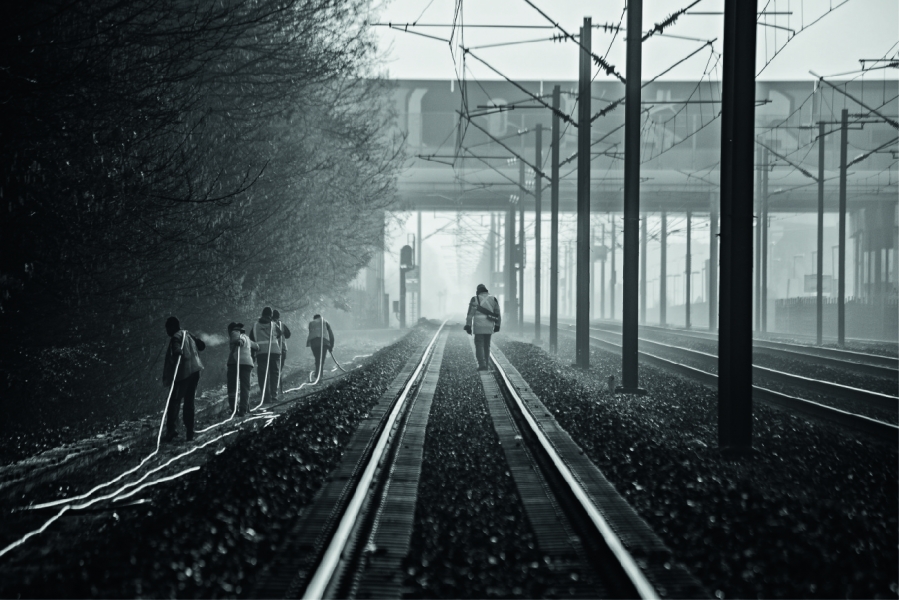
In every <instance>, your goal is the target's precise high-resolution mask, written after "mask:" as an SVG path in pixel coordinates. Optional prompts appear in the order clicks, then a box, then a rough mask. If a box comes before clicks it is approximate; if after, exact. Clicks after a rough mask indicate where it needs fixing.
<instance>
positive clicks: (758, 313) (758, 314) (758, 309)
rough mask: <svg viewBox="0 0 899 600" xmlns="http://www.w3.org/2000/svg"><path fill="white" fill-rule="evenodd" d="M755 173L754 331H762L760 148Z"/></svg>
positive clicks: (757, 152) (757, 150)
mask: <svg viewBox="0 0 899 600" xmlns="http://www.w3.org/2000/svg"><path fill="white" fill-rule="evenodd" d="M756 160H757V163H758V164H757V166H756V171H755V196H756V197H755V210H756V212H755V330H756V331H758V332H760V331H762V170H763V167H762V148H761V147H759V148H758V149H756Z"/></svg>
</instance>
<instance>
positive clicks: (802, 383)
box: [593, 329, 899, 411]
mask: <svg viewBox="0 0 899 600" xmlns="http://www.w3.org/2000/svg"><path fill="white" fill-rule="evenodd" d="M593 331H595V332H597V333H599V334H600V335H608V334H609V332H607V331H604V330H595V329H594V330H593ZM639 340H640V346H641V347H644V348H647V349H648V350H650V351H662V352H668V353H670V354H674V355H679V356H682V357H685V358H688V359H691V360H692V361H694V362H697V363H699V364H703V365H705V366H706V368H707V369H716V368H717V362H718V357H717V356H716V355H714V354H709V353H707V352H700V351H698V350H692V349H690V348H684V347H681V346H674V345H672V344H664V343H661V342H657V341H653V340H650V339H647V338H644V337H641V338H639ZM752 373H753V376H754V377H755V378H756V379H759V380H768V381H776V382H778V383H783V384H785V385H790V386H796V387H800V388H804V389H808V390H811V391H814V392H817V393H821V394H827V395H829V396H833V397H836V398H844V399H846V400H853V401H857V402H863V403H867V404H870V405H872V406H876V407H879V408H883V409H885V410H896V411H899V397H896V396H889V395H887V394H881V393H878V392H872V391H870V390H865V389H861V388H855V387H850V386H847V385H841V384H838V383H833V382H830V381H823V380H819V379H812V378H810V377H803V376H801V375H794V374H792V373H787V372H784V371H779V370H776V369H769V368H767V367H761V366H758V365H753V366H752Z"/></svg>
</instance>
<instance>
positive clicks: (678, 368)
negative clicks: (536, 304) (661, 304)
mask: <svg viewBox="0 0 899 600" xmlns="http://www.w3.org/2000/svg"><path fill="white" fill-rule="evenodd" d="M566 333H568V334H569V335H573V332H569V331H566ZM590 342H591V344H592V345H595V346H597V347H599V348H602V349H604V350H608V351H611V352H615V353H619V354H620V352H621V345H620V344H616V343H614V342H610V341H608V340H606V339H602V338H601V337H598V336H596V335H593V336H590ZM648 344H655V345H656V347H663V346H664V347H665V348H667V349H669V350H670V351H671V352H672V353H674V354H679V355H681V356H683V357H689V358H692V359H697V358H698V359H699V360H701V361H704V362H705V363H706V364H710V363H711V362H712V361H717V357H716V356H714V355H710V354H706V353H701V352H696V351H693V350H688V349H686V348H678V347H676V346H669V345H666V344H658V343H657V342H651V341H649V340H643V339H641V346H644V345H648ZM638 356H639V359H640V361H642V362H645V363H647V364H651V365H653V366H656V367H660V368H662V369H666V370H668V371H672V372H675V373H678V374H679V375H683V376H686V377H688V378H691V379H694V380H697V381H699V382H700V383H703V384H705V385H708V386H710V387H713V388H715V389H717V387H718V376H717V375H716V374H715V373H711V372H709V371H704V370H702V369H698V368H696V367H692V366H690V365H686V364H683V363H681V362H677V361H675V360H671V359H668V358H663V357H661V356H658V355H656V354H652V353H650V352H646V351H645V350H640V351H638ZM754 368H755V367H754ZM760 373H761V374H762V376H770V375H771V374H772V373H774V374H775V375H774V377H777V378H781V380H782V381H789V382H790V385H794V386H795V385H799V386H808V387H811V386H815V388H816V389H819V390H823V389H826V390H830V391H829V392H828V393H831V394H845V395H846V396H851V397H852V398H853V399H854V400H856V401H862V402H865V401H871V402H876V403H878V404H879V405H881V406H888V407H890V409H891V410H892V409H895V408H899V404H897V403H899V398H895V397H890V396H886V397H885V398H881V396H883V395H882V394H877V395H876V396H871V394H872V393H871V392H867V391H866V390H856V389H853V388H849V389H844V388H846V386H838V387H833V386H835V385H836V384H830V383H829V382H822V381H816V380H811V379H808V378H798V379H795V376H792V375H790V374H787V373H779V372H776V371H772V370H769V369H764V370H761V371H760ZM752 395H753V398H754V399H756V400H760V401H763V402H766V403H768V404H771V405H774V406H778V407H781V408H785V409H788V410H791V411H797V412H801V413H804V414H807V415H809V416H813V417H816V418H820V419H824V420H827V421H830V422H833V423H836V424H838V425H840V426H842V427H846V428H849V429H853V430H856V431H860V432H864V433H866V434H870V435H874V436H876V437H879V438H883V439H885V440H888V441H891V442H893V443H897V442H899V427H897V426H896V425H894V424H892V423H887V422H885V421H881V420H878V419H873V418H870V417H866V416H864V415H860V414H857V413H854V412H850V411H846V410H841V409H838V408H834V407H832V406H827V405H825V404H822V403H820V402H814V401H811V400H806V399H803V398H797V397H795V396H791V395H788V394H784V393H781V392H778V391H776V390H772V389H768V388H765V387H762V386H757V385H753V386H752Z"/></svg>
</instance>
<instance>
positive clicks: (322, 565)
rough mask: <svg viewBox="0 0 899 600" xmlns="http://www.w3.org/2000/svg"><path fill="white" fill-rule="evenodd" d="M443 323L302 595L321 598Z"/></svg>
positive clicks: (385, 429)
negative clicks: (394, 428) (395, 425)
mask: <svg viewBox="0 0 899 600" xmlns="http://www.w3.org/2000/svg"><path fill="white" fill-rule="evenodd" d="M444 325H446V321H444V322H443V323H441V325H440V327H439V328H438V329H437V333H435V334H434V337H433V338H432V339H431V342H430V343H429V344H428V347H427V348H425V351H424V353H423V354H422V357H421V360H420V361H419V363H418V366H417V367H416V368H415V371H413V373H412V375H410V376H409V379H408V380H407V381H406V385H405V386H404V387H403V391H402V392H401V393H400V395H399V397H397V400H396V402H394V404H393V409H392V410H391V411H390V416H389V417H388V419H387V422H386V423H385V425H384V428H383V430H382V431H381V435H380V436H379V437H378V442H377V444H376V445H375V448H374V450H373V451H372V454H371V457H370V458H369V461H368V464H367V465H366V467H365V471H364V472H363V473H362V476H361V477H360V478H359V482H358V483H357V485H356V489H355V491H354V492H353V497H352V499H351V500H350V502H349V504H348V505H347V508H346V510H345V511H344V513H343V515H341V517H340V523H339V524H338V526H337V529H336V530H335V532H334V535H333V536H332V537H331V540H330V542H328V546H327V548H326V549H325V551H324V554H323V555H322V559H321V561H320V562H319V564H318V566H317V567H316V569H315V573H314V574H313V575H312V577H311V579H310V580H309V583H308V584H307V585H306V589H305V591H304V592H303V598H323V597H324V595H325V591H326V590H327V589H328V588H329V586H330V584H331V582H332V579H333V577H334V575H335V572H336V571H337V566H338V565H339V563H340V560H341V555H342V554H343V551H344V549H345V548H346V546H347V542H348V541H349V539H350V537H351V534H352V532H353V530H354V528H355V526H356V522H357V521H358V519H359V517H360V515H361V513H362V507H363V505H364V503H365V499H366V497H367V496H368V492H369V487H370V486H371V484H372V482H373V480H374V476H375V471H376V470H377V468H378V464H379V463H380V462H381V458H382V457H383V456H384V453H385V451H386V449H387V443H388V441H389V440H390V438H391V436H392V432H393V426H394V424H395V423H396V420H397V418H399V415H400V413H401V412H402V409H403V408H404V407H405V404H406V400H407V398H408V397H409V392H410V391H411V390H412V388H413V386H414V385H415V382H416V381H418V378H419V377H420V376H421V374H422V372H423V371H424V368H425V366H426V365H427V364H428V361H429V360H430V358H431V351H432V350H433V349H434V345H435V344H436V342H437V338H438V337H439V336H440V333H441V331H443V327H444Z"/></svg>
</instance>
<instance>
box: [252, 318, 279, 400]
mask: <svg viewBox="0 0 899 600" xmlns="http://www.w3.org/2000/svg"><path fill="white" fill-rule="evenodd" d="M255 326H256V325H255V324H254V325H253V327H255ZM274 336H275V322H274V321H271V329H270V330H269V334H268V354H266V356H265V379H263V381H262V397H260V398H259V404H257V405H256V407H255V408H252V409H250V412H256V411H257V410H258V409H259V407H261V406H262V404H263V402H265V386H266V385H268V366H269V365H270V364H271V362H272V338H273V337H274ZM280 358H281V357H280V356H279V357H278V359H279V360H280Z"/></svg>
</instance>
